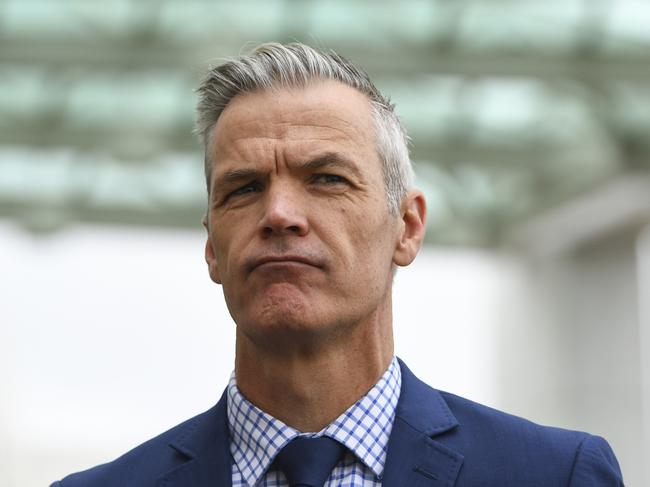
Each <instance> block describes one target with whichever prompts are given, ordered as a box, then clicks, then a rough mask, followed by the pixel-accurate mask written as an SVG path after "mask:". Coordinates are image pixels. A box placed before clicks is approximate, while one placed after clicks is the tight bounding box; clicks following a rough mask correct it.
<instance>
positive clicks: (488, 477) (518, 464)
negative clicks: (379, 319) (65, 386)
mask: <svg viewBox="0 0 650 487" xmlns="http://www.w3.org/2000/svg"><path fill="white" fill-rule="evenodd" d="M400 365H401V367H402V390H401V396H400V400H399V404H398V406H397V412H396V417H395V423H394V425H393V431H392V433H391V437H390V440H389V443H388V456H387V460H386V467H385V471H384V478H383V486H384V487H441V486H448V487H451V486H456V487H461V486H462V487H465V486H472V487H475V486H485V487H488V486H490V487H491V486H494V487H523V486H530V487H533V486H539V487H555V486H570V487H598V486H608V487H609V486H622V485H623V481H622V477H621V472H620V469H619V466H618V463H617V461H616V458H615V456H614V453H613V452H612V450H611V449H610V447H609V445H608V444H607V442H606V441H605V440H604V439H602V438H600V437H597V436H591V435H589V434H587V433H579V432H575V431H568V430H563V429H558V428H549V427H544V426H539V425H537V424H534V423H531V422H529V421H526V420H524V419H521V418H518V417H515V416H511V415H508V414H505V413H502V412H499V411H496V410H494V409H491V408H488V407H485V406H482V405H479V404H476V403H474V402H471V401H468V400H467V399H463V398H460V397H458V396H454V395H453V394H448V393H445V392H439V391H437V390H435V389H432V388H431V387H429V386H427V385H426V384H424V383H423V382H421V381H420V380H418V379H417V378H416V377H415V376H414V375H413V374H412V372H411V371H410V370H409V369H408V368H407V367H406V366H405V365H404V364H403V363H402V362H400ZM231 474H232V457H231V456H230V451H229V437H228V425H227V417H226V397H225V393H224V395H223V396H222V397H221V400H220V401H219V402H218V403H217V405H216V406H214V407H213V408H212V409H210V410H208V411H206V412H205V413H203V414H200V415H198V416H196V417H194V418H192V419H190V420H189V421H186V422H184V423H182V424H180V425H178V426H176V427H175V428H172V429H171V430H169V431H167V432H166V433H163V434H162V435H160V436H158V437H156V438H154V439H152V440H149V441H147V442H146V443H144V444H142V445H140V446H138V447H137V448H135V449H133V450H131V451H130V452H128V453H126V454H125V455H123V456H121V457H120V458H118V459H117V460H115V461H113V462H111V463H107V464H104V465H100V466H98V467H95V468H92V469H90V470H87V471H85V472H81V473H76V474H73V475H70V476H68V477H66V478H64V479H63V480H61V481H59V482H55V483H54V484H52V486H51V487H228V486H230V485H231Z"/></svg>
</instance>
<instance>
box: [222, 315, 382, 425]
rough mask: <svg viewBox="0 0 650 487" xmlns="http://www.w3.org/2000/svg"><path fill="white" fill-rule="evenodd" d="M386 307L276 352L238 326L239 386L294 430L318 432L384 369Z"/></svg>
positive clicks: (364, 391)
mask: <svg viewBox="0 0 650 487" xmlns="http://www.w3.org/2000/svg"><path fill="white" fill-rule="evenodd" d="M384 311H386V310H384ZM387 311H388V315H387V316H386V315H385V313H378V315H377V316H373V317H372V318H371V319H370V320H368V322H366V323H362V324H359V325H358V326H354V327H351V330H350V332H349V333H345V334H343V335H340V336H338V337H337V338H336V339H332V338H331V337H330V339H329V340H328V339H327V337H319V339H318V343H315V342H314V343H311V344H310V345H309V346H306V345H305V344H304V342H303V343H302V344H301V345H295V346H293V345H290V344H289V342H287V343H285V347H283V349H282V352H279V351H278V349H277V347H266V346H265V344H264V342H263V341H260V340H254V341H253V340H251V339H250V338H249V337H247V336H246V335H244V334H243V333H241V332H240V331H239V329H238V331H237V354H236V359H235V372H236V375H237V386H238V388H239V390H240V391H241V392H242V394H243V395H244V396H245V397H246V398H247V399H248V400H249V401H250V402H252V403H253V404H255V405H256V406H257V407H259V408H260V409H262V410H263V411H265V412H267V413H269V414H270V415H272V416H273V417H275V418H277V419H279V420H280V421H282V422H284V423H285V424H287V425H289V426H291V427H293V428H295V429H297V430H298V431H301V432H317V431H320V430H322V429H323V428H324V427H325V426H327V425H328V424H330V423H331V422H332V421H334V420H335V419H336V418H337V417H338V416H339V415H340V414H341V413H343V412H344V411H345V410H346V409H348V408H349V407H350V406H351V405H352V404H354V403H355V402H356V401H357V400H358V399H360V398H361V397H362V396H363V395H364V394H366V393H367V392H368V391H369V390H370V389H371V388H372V387H373V386H374V385H375V384H376V382H377V381H378V380H379V378H380V377H381V376H382V374H383V373H384V372H385V371H386V369H387V368H388V366H389V364H390V361H391V360H392V357H393V335H392V320H391V313H390V305H389V309H388V310H387ZM381 318H383V319H381ZM386 318H387V319H386ZM292 342H293V341H292ZM296 342H298V343H300V341H299V340H297V341H296Z"/></svg>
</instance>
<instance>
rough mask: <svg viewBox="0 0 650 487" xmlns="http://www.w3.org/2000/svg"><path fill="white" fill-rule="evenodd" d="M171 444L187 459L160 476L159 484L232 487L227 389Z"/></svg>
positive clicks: (168, 485) (163, 486) (164, 485)
mask: <svg viewBox="0 0 650 487" xmlns="http://www.w3.org/2000/svg"><path fill="white" fill-rule="evenodd" d="M169 446H170V447H172V448H173V449H174V450H176V452H177V453H178V454H179V455H181V456H182V457H184V460H185V461H184V462H183V463H181V464H180V466H178V467H176V468H175V469H173V470H171V471H170V472H168V473H167V474H165V475H164V476H163V477H161V478H160V479H159V480H158V483H157V484H156V486H157V487H176V486H178V487H181V486H183V487H184V486H187V485H195V486H208V485H218V486H219V487H231V485H232V456H231V455H230V434H229V432H228V423H227V414H226V393H225V392H224V394H223V395H222V396H221V399H219V402H218V403H217V404H216V406H214V407H213V408H212V409H210V410H208V411H206V412H205V413H203V414H201V415H199V416H197V417H196V418H195V419H194V420H193V421H192V422H191V423H190V424H189V425H188V427H187V428H186V429H185V431H184V432H183V433H182V434H181V435H180V436H179V437H178V438H177V439H176V440H175V441H172V442H171V443H170V444H169Z"/></svg>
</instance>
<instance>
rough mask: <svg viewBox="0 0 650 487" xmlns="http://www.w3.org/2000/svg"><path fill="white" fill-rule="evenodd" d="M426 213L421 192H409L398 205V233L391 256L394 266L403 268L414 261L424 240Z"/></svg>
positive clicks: (425, 205)
mask: <svg viewBox="0 0 650 487" xmlns="http://www.w3.org/2000/svg"><path fill="white" fill-rule="evenodd" d="M426 213H427V204H426V201H425V199H424V194H422V191H419V190H412V191H409V193H408V194H407V195H406V196H405V197H404V198H403V199H402V203H401V205H400V219H401V221H400V232H399V235H398V240H397V244H396V246H395V253H394V254H393V263H394V264H396V265H399V266H402V267H403V266H407V265H409V264H410V263H411V262H413V259H415V256H416V255H417V253H418V251H419V250H420V247H421V246H422V241H423V240H424V230H425V221H426Z"/></svg>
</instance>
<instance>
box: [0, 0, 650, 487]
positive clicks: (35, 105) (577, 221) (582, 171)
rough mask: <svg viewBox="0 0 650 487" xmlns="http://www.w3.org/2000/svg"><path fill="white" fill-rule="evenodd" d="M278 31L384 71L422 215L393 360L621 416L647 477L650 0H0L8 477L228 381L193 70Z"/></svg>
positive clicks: (1, 325) (607, 432) (126, 444)
mask: <svg viewBox="0 0 650 487" xmlns="http://www.w3.org/2000/svg"><path fill="white" fill-rule="evenodd" d="M270 40H273V41H284V42H288V41H293V40H300V41H304V42H307V43H309V44H311V45H314V46H320V47H326V48H330V49H335V50H337V51H338V52H340V53H341V54H343V55H345V56H346V57H348V58H350V59H351V60H353V61H355V62H357V63H358V64H360V65H361V66H363V67H365V68H366V69H367V71H368V72H369V73H370V75H371V76H372V77H373V79H374V80H375V81H376V83H377V84H378V86H379V87H380V88H381V89H382V90H383V91H384V92H386V93H388V94H389V95H390V96H391V98H392V100H393V101H394V102H395V103H396V104H397V112H398V114H399V115H400V117H401V118H402V120H403V122H404V124H405V125H406V127H407V130H408V132H409V134H410V136H411V137H412V141H413V144H412V157H413V160H414V162H415V165H416V172H417V178H418V185H419V186H420V187H421V188H422V189H423V190H424V191H425V193H426V195H427V200H428V205H429V220H428V233H427V246H426V248H425V249H424V250H423V252H422V254H421V255H420V256H419V257H418V260H417V261H416V263H415V264H414V265H413V266H411V267H409V268H406V269H402V270H400V272H399V273H398V276H397V278H396V287H395V308H396V311H395V329H396V347H397V354H398V355H399V356H401V357H402V358H404V359H405V360H406V361H407V363H409V365H410V366H411V368H412V369H413V370H414V371H415V372H416V373H417V374H418V375H419V376H420V377H421V378H423V379H425V380H426V381H428V382H429V383H431V384H432V385H434V386H436V387H438V388H440V389H446V390H449V391H451V392H454V393H457V394H461V395H465V396H467V397H469V398H471V399H474V400H476V401H480V402H483V403H486V404H488V405H490V406H493V407H497V408H500V409H504V410H506V411H508V412H511V413H514V414H517V415H522V416H526V417H528V418H530V419H532V420H534V421H536V422H540V423H545V424H554V425H559V426H563V427H566V428H571V429H581V430H588V431H590V432H592V433H596V434H600V435H603V436H605V437H606V438H607V439H608V440H609V441H610V443H611V444H612V446H613V447H614V449H615V451H616V453H617V455H618V458H619V460H620V463H621V466H622V468H623V472H624V476H625V477H626V481H627V482H626V483H627V484H628V485H630V486H642V485H650V467H649V465H650V462H648V461H647V459H648V458H650V226H649V225H648V224H649V222H650V172H649V169H650V2H648V1H645V0H553V1H550V0H547V1H537V0H516V1H515V0H512V1H507V0H498V1H497V0H465V1H460V0H453V1H452V0H437V1H436V0H409V1H402V2H394V1H360V0H340V1H306V0H258V1H252V0H244V1H239V2H225V1H215V0H210V1H209V0H184V1H180V0H160V1H146V0H104V1H101V2H100V1H93V0H68V1H64V0H59V1H56V0H0V303H1V306H0V438H1V440H2V441H0V472H2V478H1V479H0V485H1V486H9V487H25V486H40V485H49V482H51V481H53V480H55V479H57V478H60V477H62V476H63V475H65V474H66V473H69V472H71V471H75V470H79V469H84V468H87V467H89V466H91V465H94V464H97V463H100V462H104V461H108V460H111V459H113V458H114V457H116V456H117V455H119V454H121V453H123V452H124V451H126V450H128V449H130V448H131V447H133V446H135V445H136V444H138V443H140V442H142V441H144V440H146V439H148V438H150V437H152V436H154V435H156V434H157V433H160V432H162V431H163V430H165V429H167V428H169V427H171V426H173V425H175V424H177V423H179V422H180V421H182V420H184V419H186V418H188V417H190V416H193V415H195V414H197V413H199V412H201V411H203V410H205V409H207V408H209V407H210V406H211V405H213V404H214V403H215V402H216V401H217V400H218V398H219V396H220V394H221V391H222V388H223V387H224V386H225V385H226V382H227V379H228V375H229V373H230V371H231V369H232V365H233V356H234V353H233V340H234V324H233V323H232V321H231V319H230V317H229V315H228V313H227V310H226V307H225V304H224V302H223V297H222V294H221V290H220V289H219V288H218V287H217V286H215V285H214V284H212V283H211V281H210V280H209V278H208V275H207V272H206V269H205V264H204V262H203V245H204V235H203V232H202V229H201V226H200V219H201V216H202V213H203V211H204V206H205V195H204V182H203V175H202V152H201V150H200V147H199V145H198V142H197V141H196V140H195V138H194V137H193V135H192V133H191V131H192V123H193V117H194V105H195V102H196V97H195V94H194V93H193V90H194V89H195V88H196V86H197V84H198V81H199V79H200V77H201V75H202V73H203V72H204V71H205V69H206V68H207V67H208V66H210V65H215V64H219V63H220V62H221V61H222V60H223V59H224V58H226V57H229V56H236V55H237V54H238V53H240V52H242V51H247V50H249V49H250V48H251V47H253V46H254V45H256V44H258V43H260V42H263V41H270ZM644 458H645V459H646V460H645V461H643V459H644Z"/></svg>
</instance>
